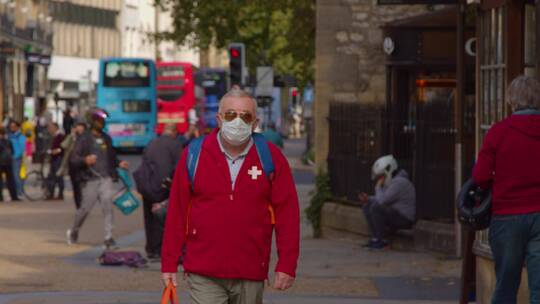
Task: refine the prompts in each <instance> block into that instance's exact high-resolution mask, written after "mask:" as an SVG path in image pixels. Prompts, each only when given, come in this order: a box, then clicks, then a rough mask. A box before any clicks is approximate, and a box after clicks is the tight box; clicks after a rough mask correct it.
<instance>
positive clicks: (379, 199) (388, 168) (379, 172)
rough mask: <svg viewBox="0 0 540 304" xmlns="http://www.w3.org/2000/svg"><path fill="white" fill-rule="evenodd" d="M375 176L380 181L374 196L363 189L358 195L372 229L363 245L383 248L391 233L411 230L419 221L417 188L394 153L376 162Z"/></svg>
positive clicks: (371, 247) (373, 173) (374, 178)
mask: <svg viewBox="0 0 540 304" xmlns="http://www.w3.org/2000/svg"><path fill="white" fill-rule="evenodd" d="M372 178H373V180H376V181H377V183H376V185H375V195H373V196H368V195H367V193H364V192H363V193H361V194H360V195H359V199H360V203H361V204H363V208H362V209H363V211H364V215H365V217H366V221H367V223H368V226H369V230H370V232H371V238H370V240H369V241H368V242H367V243H366V244H365V245H364V247H367V248H370V249H382V248H385V247H386V246H388V240H387V239H386V236H387V234H388V232H393V231H396V230H399V229H411V228H412V227H413V225H414V223H415V222H416V190H415V188H414V185H413V183H412V182H411V181H410V180H409V175H408V174H407V172H406V171H405V170H403V169H399V166H398V163H397V161H396V159H395V158H394V157H393V156H392V155H386V156H383V157H381V158H379V159H377V161H375V163H374V164H373V168H372Z"/></svg>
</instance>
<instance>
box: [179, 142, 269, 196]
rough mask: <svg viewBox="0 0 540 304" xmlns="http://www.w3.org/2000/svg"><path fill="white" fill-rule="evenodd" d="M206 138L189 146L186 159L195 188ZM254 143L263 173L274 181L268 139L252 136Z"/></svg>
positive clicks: (189, 175)
mask: <svg viewBox="0 0 540 304" xmlns="http://www.w3.org/2000/svg"><path fill="white" fill-rule="evenodd" d="M204 138H205V137H204V136H203V137H199V138H196V139H193V140H192V141H191V143H190V144H189V146H188V155H187V159H186V163H187V164H186V165H187V170H188V177H189V181H190V183H191V185H192V187H193V185H194V184H193V181H194V180H195V173H196V171H197V165H198V164H199V155H200V154H201V148H202V144H203V142H204ZM252 138H253V143H254V144H255V148H256V149H257V154H258V155H259V160H260V161H261V164H262V167H263V171H264V173H265V175H266V177H267V178H268V180H270V181H271V180H272V177H273V174H274V170H275V168H274V161H273V160H272V154H270V148H269V147H268V142H267V141H266V138H265V137H264V136H263V135H262V134H260V133H253V134H252Z"/></svg>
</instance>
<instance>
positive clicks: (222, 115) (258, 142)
mask: <svg viewBox="0 0 540 304" xmlns="http://www.w3.org/2000/svg"><path fill="white" fill-rule="evenodd" d="M256 108H257V104H256V102H255V100H254V99H253V97H251V96H250V95H249V94H247V93H246V92H244V91H243V90H241V89H239V88H233V89H232V90H231V91H229V92H228V93H227V94H225V96H223V98H222V99H221V102H220V106H219V114H218V116H217V119H218V125H219V129H216V130H214V131H213V132H212V133H211V134H209V135H207V136H206V137H204V138H201V139H198V140H196V141H193V142H192V143H191V144H190V146H189V147H188V148H187V149H186V150H185V151H184V152H183V153H182V157H181V159H180V161H179V163H178V166H177V168H176V170H175V176H174V179H173V183H172V188H171V194H170V197H169V198H170V201H169V208H168V210H167V219H166V225H165V233H164V238H163V248H162V256H161V271H162V279H163V281H164V282H165V283H168V282H171V281H172V282H173V284H175V285H176V272H177V267H178V264H179V261H180V258H183V268H184V272H185V273H186V276H187V279H188V286H189V292H190V296H191V303H194V304H214V303H253V304H260V303H262V295H263V290H264V281H265V280H266V279H267V277H268V270H269V259H270V252H271V243H272V233H273V228H274V227H275V231H276V243H277V250H278V252H279V260H278V261H277V266H276V268H275V278H274V283H273V287H274V288H275V289H278V290H285V289H288V288H289V287H291V286H292V284H293V282H294V278H295V273H296V266H297V259H298V254H299V241H300V224H299V223H300V219H299V207H298V197H297V193H296V188H295V185H294V181H293V178H292V174H291V170H290V168H289V165H288V162H287V160H286V158H285V157H284V156H283V154H282V153H281V151H280V150H279V148H277V147H276V146H274V145H273V144H271V143H268V142H267V141H265V140H264V138H263V137H262V136H261V135H260V134H256V133H255V134H254V133H253V130H254V129H255V128H256V126H257V123H258V119H257V117H256V113H257V109H256ZM200 145H202V147H201V146H200ZM197 147H199V148H200V149H197ZM188 154H189V157H188ZM259 155H261V157H259ZM272 168H273V169H272ZM184 250H185V253H183V251H184Z"/></svg>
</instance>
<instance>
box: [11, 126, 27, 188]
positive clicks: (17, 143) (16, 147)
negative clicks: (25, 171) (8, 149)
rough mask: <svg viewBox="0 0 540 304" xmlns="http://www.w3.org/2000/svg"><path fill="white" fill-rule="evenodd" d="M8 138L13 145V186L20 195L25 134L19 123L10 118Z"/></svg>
mask: <svg viewBox="0 0 540 304" xmlns="http://www.w3.org/2000/svg"><path fill="white" fill-rule="evenodd" d="M9 130H10V133H9V140H10V141H11V145H12V147H13V177H14V178H15V187H16V189H17V195H18V196H22V195H23V192H22V182H21V175H20V174H21V173H20V172H21V166H22V162H23V157H24V153H25V149H26V136H24V134H22V132H21V124H20V123H19V122H18V121H15V120H12V121H10V122H9Z"/></svg>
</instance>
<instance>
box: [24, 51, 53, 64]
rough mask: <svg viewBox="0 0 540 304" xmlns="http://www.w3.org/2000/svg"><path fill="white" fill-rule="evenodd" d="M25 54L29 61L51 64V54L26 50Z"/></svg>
mask: <svg viewBox="0 0 540 304" xmlns="http://www.w3.org/2000/svg"><path fill="white" fill-rule="evenodd" d="M25 56H26V61H27V62H28V63H36V64H42V65H50V64H51V55H41V54H39V53H30V52H26V53H25Z"/></svg>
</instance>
